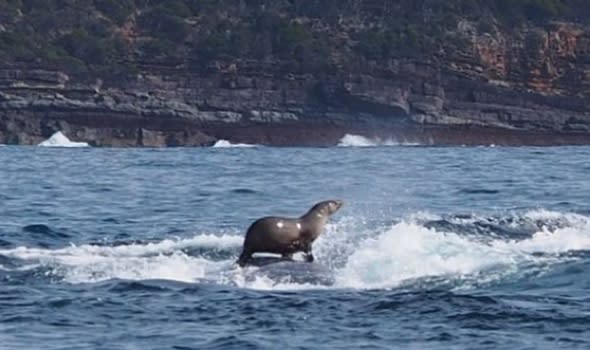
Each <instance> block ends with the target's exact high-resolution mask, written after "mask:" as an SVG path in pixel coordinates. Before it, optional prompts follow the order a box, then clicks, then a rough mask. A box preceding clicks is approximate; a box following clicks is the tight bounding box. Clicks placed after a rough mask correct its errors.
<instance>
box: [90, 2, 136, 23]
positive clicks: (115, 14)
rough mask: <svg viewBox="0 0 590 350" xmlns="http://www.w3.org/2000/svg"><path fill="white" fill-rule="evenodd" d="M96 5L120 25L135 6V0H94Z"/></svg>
mask: <svg viewBox="0 0 590 350" xmlns="http://www.w3.org/2000/svg"><path fill="white" fill-rule="evenodd" d="M94 5H95V6H96V8H97V9H98V10H99V11H100V12H102V13H103V14H104V15H105V16H107V17H108V18H110V19H112V20H113V21H114V22H115V23H117V24H119V25H120V24H122V23H123V22H125V20H126V19H127V17H129V15H130V14H131V13H133V10H134V8H135V4H134V3H133V0H94Z"/></svg>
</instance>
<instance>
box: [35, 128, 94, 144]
mask: <svg viewBox="0 0 590 350" xmlns="http://www.w3.org/2000/svg"><path fill="white" fill-rule="evenodd" d="M39 146H41V147H88V146H89V145H88V143H86V142H73V141H70V139H68V138H67V137H66V135H64V134H62V132H61V131H58V132H56V133H55V134H53V135H51V137H50V138H48V139H47V140H45V141H43V142H41V143H40V144H39Z"/></svg>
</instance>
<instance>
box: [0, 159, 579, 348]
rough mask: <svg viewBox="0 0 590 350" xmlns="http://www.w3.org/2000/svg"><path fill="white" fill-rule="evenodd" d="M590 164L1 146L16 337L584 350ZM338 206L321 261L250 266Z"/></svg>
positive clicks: (116, 343) (2, 222) (1, 300)
mask: <svg viewBox="0 0 590 350" xmlns="http://www.w3.org/2000/svg"><path fill="white" fill-rule="evenodd" d="M589 159H590V148H588V147H577V148H566V147H563V148H430V147H372V148H321V149H314V148H311V149H296V148H291V149H289V148H287V149H275V148H228V149H163V150H151V149H91V148H84V149H48V148H35V147H0V348H1V349H38V348H43V349H247V348H252V349H260V348H266V349H277V348H294V349H297V348H300V349H309V348H314V349H319V348H327V349H339V348H345V349H351V348H367V349H390V348H409V349H450V348H452V349H474V348H477V349H508V348H510V349H554V348H568V349H574V348H579V349H588V348H590V295H589V290H590V180H589V177H588V176H589V174H590V162H589ZM327 198H340V199H343V200H345V201H346V205H345V206H344V207H343V209H341V211H340V212H338V213H337V214H336V215H335V216H334V217H333V218H332V220H331V222H330V224H329V225H328V227H327V230H326V233H325V234H324V235H323V236H322V237H320V239H319V240H318V241H317V242H316V243H315V244H314V251H315V255H316V263H314V264H315V265H313V266H314V267H313V268H311V267H309V266H308V267H306V266H307V265H305V264H299V265H294V266H295V267H297V268H293V270H289V269H286V270H285V269H282V270H280V269H273V268H272V266H271V267H266V268H257V267H249V268H245V269H240V268H238V267H236V266H235V264H234V263H233V262H234V261H235V259H236V257H237V255H238V254H239V251H240V245H241V243H242V237H243V233H244V231H245V229H246V228H247V226H248V225H249V224H250V223H251V222H252V221H253V220H254V219H256V218H258V217H260V216H265V215H286V216H298V215H300V214H302V213H303V212H305V211H306V210H307V209H308V208H309V207H310V206H311V205H312V204H314V203H315V202H317V201H320V200H323V199H327ZM326 273H327V274H329V276H325V274H326Z"/></svg>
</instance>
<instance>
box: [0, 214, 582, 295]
mask: <svg viewBox="0 0 590 350" xmlns="http://www.w3.org/2000/svg"><path fill="white" fill-rule="evenodd" d="M424 217H433V216H432V215H429V214H417V215H412V216H409V217H408V218H406V219H405V220H401V221H399V222H397V223H395V224H391V225H388V226H383V227H381V228H367V227H366V224H365V222H364V220H362V219H359V218H350V217H348V218H340V219H339V220H338V221H336V222H335V223H332V224H329V225H328V226H327V230H326V231H327V232H326V233H325V234H324V235H323V236H322V237H320V239H319V240H318V241H317V242H316V243H315V244H314V252H315V253H314V254H315V255H316V259H317V261H318V263H320V264H322V265H325V266H328V267H330V268H331V269H332V270H333V271H334V278H335V284H334V285H333V286H330V287H327V286H321V285H317V284H312V283H294V282H292V281H291V280H290V279H289V276H286V278H285V279H279V280H277V279H273V278H270V277H268V276H264V275H259V274H257V268H256V267H249V268H244V269H242V268H239V267H237V266H236V265H235V264H234V262H235V259H236V258H237V254H238V253H239V250H240V247H241V244H242V242H243V236H242V235H228V234H226V235H213V234H202V235H196V236H194V237H191V238H185V239H166V240H162V241H160V242H154V243H137V244H129V245H122V246H115V247H112V246H96V245H80V246H69V247H65V248H61V249H42V248H28V247H18V248H13V249H4V250H0V255H3V256H5V257H8V258H15V259H18V260H19V261H21V263H20V266H19V267H18V268H16V267H9V266H4V267H3V270H16V269H20V270H22V269H36V268H38V267H39V266H42V267H45V268H49V269H48V270H49V271H51V272H50V273H51V274H52V275H54V276H57V277H58V278H62V279H63V280H64V281H66V282H69V283H92V282H97V281H104V280H109V279H130V280H143V279H169V280H177V281H182V282H197V281H201V280H207V281H209V282H212V283H219V284H231V285H235V286H239V287H243V288H252V289H262V290H288V289H310V288H353V289H381V288H395V287H398V286H400V285H402V284H404V283H408V282H410V283H411V281H413V280H420V279H423V278H429V277H436V278H442V279H448V280H461V281H472V282H475V283H480V282H482V283H483V282H489V281H494V280H498V279H502V278H505V277H506V276H510V275H513V274H518V273H520V272H526V271H529V270H530V268H531V266H533V267H534V266H543V268H544V267H546V266H551V264H554V263H559V262H563V261H566V260H567V259H572V257H570V255H571V254H562V253H568V252H572V251H579V250H588V249H590V218H589V217H586V216H583V215H577V214H563V213H556V212H549V211H531V212H529V213H526V214H524V215H521V216H520V218H525V219H526V218H531V219H533V218H534V219H535V220H557V221H559V222H560V223H561V224H560V225H557V226H555V225H549V226H547V227H545V226H540V227H541V228H540V229H539V230H538V232H536V233H534V234H533V235H532V236H530V237H529V238H527V239H523V240H509V239H500V238H492V239H491V241H490V237H485V238H486V239H484V237H478V236H477V235H461V234H458V233H456V232H445V231H443V230H440V229H439V230H437V229H434V228H429V227H426V226H425V225H424V224H422V222H423V219H424ZM199 248H203V249H202V250H203V251H208V252H210V251H217V252H222V253H223V254H221V255H220V257H219V258H218V259H215V258H212V257H211V255H207V254H205V255H204V254H203V253H201V252H200V249H199ZM195 249H196V253H195ZM191 251H192V252H193V253H191ZM465 284H467V282H465V283H464V285H465Z"/></svg>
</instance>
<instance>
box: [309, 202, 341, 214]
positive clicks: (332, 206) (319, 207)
mask: <svg viewBox="0 0 590 350" xmlns="http://www.w3.org/2000/svg"><path fill="white" fill-rule="evenodd" d="M343 204H344V202H343V201H341V200H339V199H330V200H327V201H323V202H319V203H317V204H316V205H314V206H313V207H312V208H311V209H310V210H309V212H308V214H310V213H313V214H315V215H316V216H318V217H325V218H328V217H329V216H330V215H332V214H334V213H335V212H337V211H338V209H340V208H341V207H342V205H343Z"/></svg>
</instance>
